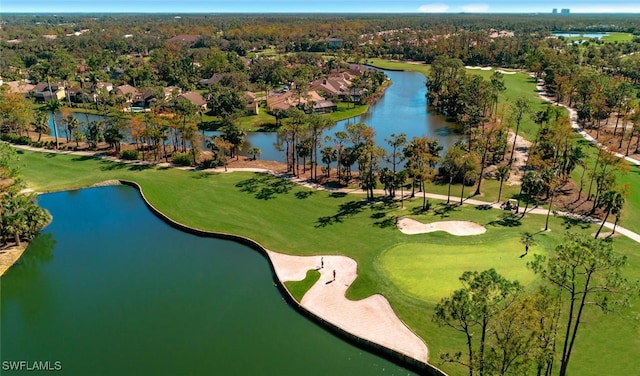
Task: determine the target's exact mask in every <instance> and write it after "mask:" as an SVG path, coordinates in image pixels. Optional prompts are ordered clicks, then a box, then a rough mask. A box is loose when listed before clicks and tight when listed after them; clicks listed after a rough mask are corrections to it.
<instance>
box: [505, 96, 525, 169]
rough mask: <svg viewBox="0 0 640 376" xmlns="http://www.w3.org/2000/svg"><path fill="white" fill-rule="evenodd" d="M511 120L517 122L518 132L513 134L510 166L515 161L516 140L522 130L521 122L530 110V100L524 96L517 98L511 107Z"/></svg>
mask: <svg viewBox="0 0 640 376" xmlns="http://www.w3.org/2000/svg"><path fill="white" fill-rule="evenodd" d="M511 111H512V113H511V116H512V117H511V120H512V121H513V122H514V123H515V126H516V132H515V134H514V136H513V146H512V147H511V157H510V159H509V166H511V163H513V153H514V151H515V150H516V142H517V141H518V132H519V131H520V123H521V122H522V119H523V118H524V114H525V113H527V112H529V102H527V99H526V98H524V97H519V98H516V101H515V102H514V104H513V107H512V109H511Z"/></svg>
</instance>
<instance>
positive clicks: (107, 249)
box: [0, 186, 411, 375]
mask: <svg viewBox="0 0 640 376" xmlns="http://www.w3.org/2000/svg"><path fill="white" fill-rule="evenodd" d="M39 204H40V205H41V206H43V207H44V208H46V209H47V210H49V211H50V212H51V214H52V215H53V218H54V220H53V222H52V223H51V224H50V225H49V226H48V227H47V228H46V229H45V230H44V231H43V232H42V234H40V235H39V236H38V237H37V238H36V239H35V240H34V241H33V243H32V244H31V245H30V247H29V248H28V250H27V251H26V252H25V254H24V256H23V258H22V261H21V262H20V263H19V264H17V265H15V266H14V267H12V268H11V269H10V270H9V271H8V273H7V274H5V275H4V276H3V277H2V279H1V303H2V304H1V313H2V315H1V317H2V318H1V320H2V327H1V328H0V329H1V330H0V333H1V345H2V346H1V350H2V352H1V354H0V355H1V358H2V359H1V360H2V361H20V360H25V361H28V362H33V361H50V362H51V364H52V366H53V365H54V364H55V363H54V362H56V361H57V362H60V365H61V367H62V369H61V371H60V372H56V374H66V375H211V374H218V375H276V374H277V375H302V374H304V375H408V374H411V373H410V372H408V371H407V370H405V369H403V368H401V367H399V366H397V365H395V364H393V363H391V362H388V361H386V360H384V359H382V358H379V357H377V356H375V355H373V354H370V353H368V352H366V351H363V350H361V349H359V348H357V347H354V346H352V345H350V344H348V343H346V342H344V341H342V340H341V339H339V338H337V337H335V336H333V335H332V334H330V333H328V332H327V331H326V330H324V329H322V328H320V327H319V326H317V325H316V324H314V323H312V322H311V321H309V320H307V319H306V318H305V317H303V316H302V315H300V314H299V313H298V312H296V311H295V310H293V309H292V308H291V307H289V306H288V305H287V304H286V303H285V302H284V301H283V299H282V296H281V295H280V293H279V292H278V290H277V289H276V288H275V287H274V284H273V279H272V276H271V272H270V267H269V265H268V262H267V260H266V259H265V258H264V257H263V256H262V255H260V254H259V253H257V252H256V251H254V250H251V249H249V248H247V247H245V246H243V245H240V244H237V243H234V242H230V241H224V240H219V239H211V238H203V237H198V236H193V235H190V234H186V233H183V232H180V231H178V230H175V229H173V228H171V227H169V226H168V225H166V224H165V223H164V222H162V221H160V220H159V219H158V218H156V217H155V216H154V215H153V214H151V212H150V211H149V210H148V209H147V208H146V206H145V205H144V203H143V202H142V199H141V198H140V196H139V194H138V192H137V191H136V190H134V189H133V188H130V187H124V186H118V187H103V188H92V189H84V190H79V191H70V192H61V193H53V194H46V195H42V196H40V198H39ZM212 215H215V213H212ZM3 374H20V373H19V372H9V371H6V370H4V371H3ZM31 374H33V373H31Z"/></svg>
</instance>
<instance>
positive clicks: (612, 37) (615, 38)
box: [602, 33, 633, 43]
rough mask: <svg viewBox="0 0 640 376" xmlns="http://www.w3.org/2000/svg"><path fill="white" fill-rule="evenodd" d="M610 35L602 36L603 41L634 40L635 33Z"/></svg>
mask: <svg viewBox="0 0 640 376" xmlns="http://www.w3.org/2000/svg"><path fill="white" fill-rule="evenodd" d="M608 34H609V35H607V36H604V37H602V41H603V42H605V43H616V42H618V43H626V42H631V41H632V40H633V34H631V33H608Z"/></svg>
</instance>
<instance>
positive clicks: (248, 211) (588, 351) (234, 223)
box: [20, 152, 640, 375]
mask: <svg viewBox="0 0 640 376" xmlns="http://www.w3.org/2000/svg"><path fill="white" fill-rule="evenodd" d="M20 157H21V164H22V171H23V176H24V178H25V180H26V182H27V184H28V186H29V187H30V188H33V189H35V190H37V191H50V190H63V189H73V188H80V187H85V186H90V185H92V184H95V183H98V182H101V181H104V180H110V179H127V180H132V181H136V182H138V183H139V184H140V186H141V187H142V189H143V191H144V192H145V195H146V196H147V198H148V199H149V200H150V202H151V203H152V204H153V205H154V206H155V207H156V208H158V209H159V210H161V211H162V212H164V213H165V214H167V215H168V216H169V217H171V218H172V219H174V220H176V221H179V222H181V223H183V224H186V225H189V226H192V227H196V228H201V229H205V230H211V231H222V232H227V233H233V234H238V235H244V236H247V237H249V238H252V239H254V240H257V241H259V242H261V243H262V244H263V245H264V246H265V247H267V248H268V249H272V250H274V251H278V252H283V253H288V254H295V255H332V254H339V255H346V256H349V257H351V258H353V259H354V260H356V261H357V262H358V274H359V276H358V278H357V280H356V281H355V283H354V284H353V286H352V287H351V288H350V289H349V291H348V297H349V298H351V299H362V298H364V297H367V296H369V295H371V294H373V293H382V294H383V295H385V296H386V297H387V298H388V299H389V301H390V303H391V304H392V306H393V308H394V310H395V311H396V312H397V313H398V315H399V316H400V317H401V318H402V319H403V320H404V321H405V322H406V323H407V324H408V325H409V326H410V327H411V328H412V329H413V330H415V331H416V332H417V333H418V334H419V335H420V336H421V337H422V338H424V339H425V341H426V342H427V344H428V345H429V347H430V350H431V352H432V355H431V360H432V361H433V362H435V363H437V359H438V355H437V354H438V352H439V351H454V350H456V349H461V348H463V343H462V338H461V337H459V336H458V335H456V334H455V333H454V332H452V331H450V330H447V329H443V328H439V327H437V326H436V325H435V324H434V323H432V322H431V315H432V312H433V307H434V305H435V303H436V302H437V300H438V299H439V298H440V297H442V295H443V294H444V295H447V294H448V292H450V291H453V290H454V289H457V288H459V287H460V286H459V282H458V280H457V277H458V276H459V275H460V274H462V272H464V271H465V270H468V269H470V268H472V269H476V268H478V267H484V266H487V265H489V264H494V263H495V265H493V266H495V267H496V268H497V270H498V271H499V272H500V273H503V274H505V275H509V276H512V277H518V278H522V279H523V281H524V282H526V281H532V279H531V278H532V277H531V275H530V274H529V272H528V271H527V270H526V266H525V265H526V262H527V261H528V259H527V258H520V257H519V255H520V253H521V248H522V247H521V245H520V247H518V242H517V241H514V240H513V239H518V238H519V236H520V233H521V232H523V231H529V232H533V233H538V232H539V230H540V229H541V227H543V221H544V217H543V216H533V215H531V216H528V217H526V218H525V220H524V221H517V220H512V219H510V218H505V217H504V215H505V212H503V211H500V210H480V209H479V208H477V207H474V206H467V205H465V206H463V207H447V206H444V205H440V204H435V203H434V204H435V206H434V210H432V211H430V212H429V213H427V214H420V213H419V212H418V211H416V208H417V207H418V206H420V205H421V203H422V201H421V198H420V197H417V198H416V199H415V200H412V201H406V202H405V208H404V209H403V208H400V206H399V203H389V202H384V201H377V202H375V203H368V202H366V201H363V200H362V196H360V195H345V194H335V193H331V192H326V191H314V190H310V189H307V188H304V187H300V186H297V185H294V184H292V183H290V182H288V181H284V180H281V179H279V178H276V177H272V176H269V175H262V174H252V173H231V174H213V173H207V172H202V171H183V170H177V169H159V168H155V167H149V166H136V165H128V164H121V163H114V162H108V161H103V160H97V159H94V158H89V157H79V156H73V155H62V154H49V153H35V152H20ZM403 216H410V217H413V218H415V219H417V220H420V221H422V222H430V221H435V220H459V219H469V218H473V220H474V221H476V222H478V223H480V224H482V225H484V226H486V227H487V229H488V231H487V232H486V233H485V234H483V235H477V236H468V237H455V236H451V235H448V234H446V233H431V234H423V235H411V236H410V235H404V234H402V233H400V231H398V230H397V229H396V228H395V220H396V219H397V218H399V217H403ZM569 225H571V223H569V222H566V221H564V220H563V219H562V218H552V219H551V226H550V227H551V231H550V232H547V233H544V234H542V233H538V235H536V237H537V238H536V239H537V240H538V246H537V247H538V248H537V249H536V251H538V252H548V250H549V249H551V247H553V246H554V245H555V244H557V243H558V242H559V241H560V238H561V237H562V234H563V233H564V231H565V230H566V228H567V226H569ZM574 229H576V230H578V231H585V232H589V233H591V232H595V229H594V227H593V226H592V227H587V228H581V227H580V226H574ZM615 242H616V249H618V250H619V251H620V252H624V253H625V254H627V255H628V256H629V257H630V261H631V262H630V264H631V265H630V267H629V268H628V270H627V271H628V272H629V273H630V274H632V275H638V274H640V266H639V265H640V260H639V259H638V253H637V252H635V251H636V250H637V244H633V243H631V242H630V241H628V240H626V239H623V238H619V239H617V240H616V241H615ZM514 247H516V249H513V248H514ZM412 256H415V257H412ZM407 258H410V259H411V260H412V261H411V263H410V265H407V263H406V261H407ZM487 259H489V260H492V261H491V262H490V263H489V264H487V262H488V261H487ZM461 261H464V262H461ZM436 266H437V268H436ZM436 269H437V270H440V269H442V271H441V272H437V270H436ZM436 272H437V273H436ZM306 280H308V281H307V282H310V281H311V280H312V276H308V278H307V279H306ZM306 280H305V281H306ZM307 282H305V285H306V284H307ZM304 288H305V286H302V289H303V290H304ZM300 293H302V292H300ZM630 315H632V313H631V312H630V311H629V312H625V313H624V314H623V315H611V316H609V317H608V318H607V320H595V319H588V320H587V321H586V326H588V327H589V331H592V333H593V334H592V335H589V336H587V335H584V336H582V334H581V338H580V342H579V344H578V345H577V346H578V347H577V348H576V350H575V351H576V353H575V356H576V358H575V361H574V363H573V364H572V368H571V369H570V371H571V372H572V373H575V374H581V375H596V374H611V370H612V365H611V364H613V363H615V366H613V370H614V371H615V372H614V374H631V373H633V371H634V370H635V369H637V368H639V367H640V360H637V359H635V358H636V357H632V356H628V358H629V359H625V361H624V362H622V361H619V359H620V354H617V353H613V352H609V351H607V352H602V351H600V352H599V354H598V356H597V357H594V356H593V352H592V351H593V350H594V349H595V348H597V346H598V345H599V344H600V343H601V342H602V336H601V335H600V333H604V334H611V337H607V338H615V339H616V343H623V344H625V345H626V346H630V347H629V348H638V346H639V345H640V343H638V342H639V341H640V340H639V338H640V336H638V331H639V330H640V326H639V323H638V321H637V320H635V321H629V320H628V316H630ZM590 317H591V316H590ZM585 332H587V330H585ZM614 332H615V335H614V334H613V333H614ZM607 341H613V339H611V340H607ZM442 367H443V368H444V369H445V370H446V371H447V372H450V374H452V375H462V374H464V372H463V371H462V370H461V369H459V368H456V367H455V366H451V365H446V364H445V365H443V366H442Z"/></svg>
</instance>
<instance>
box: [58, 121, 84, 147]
mask: <svg viewBox="0 0 640 376" xmlns="http://www.w3.org/2000/svg"><path fill="white" fill-rule="evenodd" d="M62 121H63V122H64V123H65V124H66V125H67V132H66V133H67V134H66V137H67V143H69V142H70V141H71V135H72V134H73V131H75V130H76V129H78V125H79V124H80V123H79V122H78V119H76V118H75V117H74V116H73V115H67V116H66V117H65V118H64V119H62Z"/></svg>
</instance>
